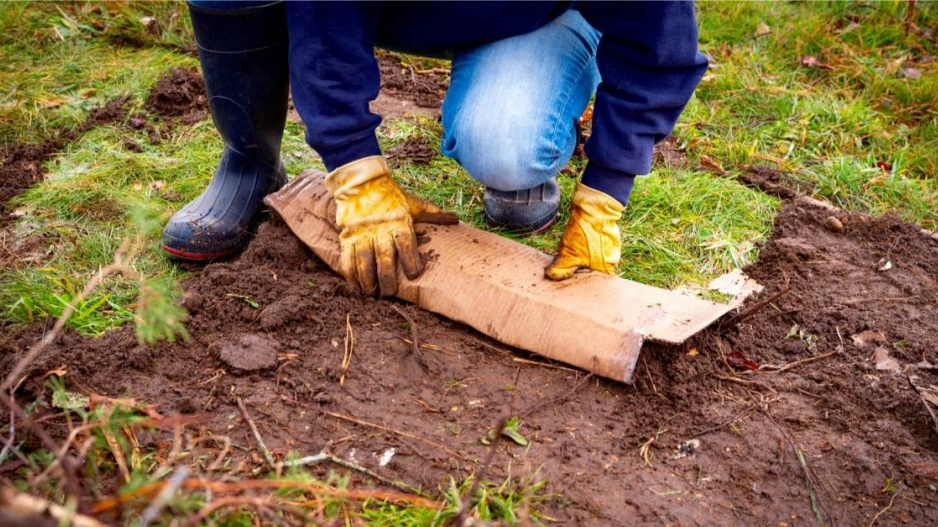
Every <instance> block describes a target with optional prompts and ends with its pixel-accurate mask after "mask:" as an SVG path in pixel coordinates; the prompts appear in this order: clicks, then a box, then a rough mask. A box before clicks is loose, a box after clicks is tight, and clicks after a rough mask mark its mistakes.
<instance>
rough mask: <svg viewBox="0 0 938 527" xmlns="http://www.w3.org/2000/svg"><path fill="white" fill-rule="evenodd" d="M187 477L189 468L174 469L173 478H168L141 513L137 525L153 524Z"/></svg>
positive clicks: (146, 526) (144, 526)
mask: <svg viewBox="0 0 938 527" xmlns="http://www.w3.org/2000/svg"><path fill="white" fill-rule="evenodd" d="M188 477H189V467H187V466H185V465H180V466H179V468H177V469H176V473H175V474H173V477H171V478H169V481H167V482H166V486H165V487H163V488H162V489H161V490H160V493H159V494H157V495H156V498H154V500H153V502H152V503H150V505H148V506H147V508H146V509H145V510H144V511H143V514H142V515H141V516H140V522H139V523H138V524H137V525H139V526H140V527H148V526H149V525H150V524H151V523H153V520H155V519H156V517H157V516H159V515H160V513H161V512H162V511H163V509H164V508H165V507H166V504H167V503H169V500H170V499H172V497H173V495H174V494H176V491H177V490H179V487H180V486H182V484H183V482H184V481H186V478H188Z"/></svg>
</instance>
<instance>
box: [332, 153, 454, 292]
mask: <svg viewBox="0 0 938 527" xmlns="http://www.w3.org/2000/svg"><path fill="white" fill-rule="evenodd" d="M326 188H328V189H329V192H331V193H332V197H333V198H335V203H336V211H335V213H336V225H337V226H338V227H339V244H340V260H339V272H340V273H341V274H342V276H344V277H345V279H346V280H348V281H349V282H350V283H352V284H353V285H355V286H357V287H358V288H359V289H360V290H361V292H362V293H364V294H366V295H370V296H377V295H378V294H380V295H381V296H391V295H393V294H394V293H396V292H397V265H398V263H399V264H400V266H401V268H402V270H403V271H404V274H405V275H406V276H407V278H410V279H414V278H417V277H418V276H420V274H421V273H422V272H423V261H422V260H421V258H420V253H419V251H418V249H417V236H416V235H415V234H414V220H413V217H422V216H430V217H437V218H436V219H437V221H432V220H431V221H430V222H434V223H453V222H455V221H456V220H455V215H450V214H447V213H444V212H443V211H442V210H440V209H439V208H438V207H436V206H435V205H433V204H430V203H427V202H425V201H422V200H420V199H418V198H415V197H413V196H411V195H409V194H408V193H406V192H404V191H403V190H401V188H400V187H398V186H397V183H395V182H394V180H393V179H391V170H390V168H388V164H387V162H386V161H385V160H384V157H383V156H371V157H365V158H362V159H359V160H357V161H353V162H351V163H348V164H346V165H343V166H341V167H339V168H337V169H335V170H333V171H332V172H331V173H330V174H329V175H328V176H327V177H326ZM439 217H442V218H444V219H440V218H439ZM450 218H452V221H449V219H450Z"/></svg>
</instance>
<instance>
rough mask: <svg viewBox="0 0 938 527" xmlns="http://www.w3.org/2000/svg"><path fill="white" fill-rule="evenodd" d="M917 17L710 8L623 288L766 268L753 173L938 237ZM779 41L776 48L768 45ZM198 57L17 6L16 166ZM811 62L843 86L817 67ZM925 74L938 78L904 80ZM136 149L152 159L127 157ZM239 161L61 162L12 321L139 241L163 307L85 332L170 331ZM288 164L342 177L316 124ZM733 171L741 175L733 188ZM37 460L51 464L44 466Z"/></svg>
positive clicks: (96, 461) (456, 199) (107, 139)
mask: <svg viewBox="0 0 938 527" xmlns="http://www.w3.org/2000/svg"><path fill="white" fill-rule="evenodd" d="M907 6H908V4H907V3H906V2H891V3H885V2H884V3H866V2H854V3H846V2H801V3H796V2H746V3H735V2H710V1H708V2H700V3H699V4H698V13H699V20H700V26H701V39H700V40H701V47H702V49H703V50H704V51H705V52H707V53H708V54H709V55H710V56H711V57H712V58H713V67H712V69H711V70H710V71H709V72H708V75H707V77H706V78H705V80H704V81H703V82H702V84H701V86H700V88H699V89H698V90H697V93H696V95H695V97H694V98H693V99H692V100H691V101H690V103H689V105H688V107H687V110H686V111H685V113H684V115H683V116H682V118H681V120H680V122H679V123H678V125H677V128H676V130H675V135H676V137H677V144H678V145H679V147H680V149H681V151H682V152H683V153H684V154H685V155H686V156H687V161H688V162H687V163H686V164H685V165H684V166H683V167H682V168H656V169H655V171H654V172H653V174H651V175H650V176H649V177H641V178H639V179H638V181H637V183H636V187H635V191H634V193H633V196H632V201H631V203H630V205H629V207H628V209H627V211H626V214H625V217H624V218H623V221H622V227H623V229H622V231H623V246H622V254H623V262H622V265H621V267H620V272H621V275H622V276H624V277H626V278H630V279H634V280H638V281H642V282H645V283H649V284H653V285H658V286H665V287H672V288H676V287H679V286H694V285H699V284H704V283H706V282H707V281H708V280H710V279H711V278H713V277H715V276H717V275H719V274H721V273H723V272H726V271H729V270H731V269H734V268H737V267H741V266H744V265H746V264H747V263H750V262H752V261H753V260H754V259H755V258H756V256H757V243H758V241H760V240H762V239H765V238H766V237H767V236H768V235H769V233H770V231H771V226H772V221H773V219H774V215H775V212H776V211H777V209H778V207H779V202H778V201H777V200H776V199H774V198H772V197H769V196H767V195H765V194H764V193H762V192H760V191H758V190H754V189H751V188H747V187H745V186H743V185H741V184H739V183H738V181H737V180H736V179H735V176H738V175H740V174H742V173H744V172H745V170H746V167H747V166H748V165H753V164H763V165H768V166H771V167H774V168H778V169H780V170H782V171H783V172H785V173H786V174H787V175H788V176H787V177H788V178H789V179H790V180H791V183H792V184H794V185H796V186H798V188H799V189H801V190H802V191H803V192H805V193H807V194H810V195H813V196H815V197H817V198H820V199H824V200H828V201H830V202H832V203H834V204H837V205H839V206H842V207H845V208H848V209H851V210H858V211H864V212H870V213H873V214H882V213H886V212H894V213H897V214H899V215H900V216H901V217H903V218H904V219H906V220H909V221H913V222H917V223H919V224H920V225H922V226H923V227H925V228H928V229H936V228H938V206H936V205H938V179H936V174H938V61H935V60H933V59H934V57H936V56H938V43H936V37H934V36H924V35H923V34H922V32H921V31H920V30H916V29H915V28H913V30H912V31H910V32H908V33H907V32H906V24H905V15H906V9H907ZM144 16H153V17H155V18H156V19H157V20H158V21H159V26H158V28H157V30H156V31H154V32H149V31H148V30H147V29H146V28H145V27H144V25H143V24H142V23H141V22H140V19H141V18H142V17H144ZM913 22H914V23H915V25H916V26H917V27H918V28H935V27H938V4H936V3H932V2H919V3H918V4H917V11H916V16H915V18H914V20H913ZM760 24H766V25H767V26H768V27H769V28H770V30H771V31H770V32H769V33H768V34H766V35H763V36H759V37H756V30H757V28H758V27H759V25H760ZM191 42H192V37H191V28H190V27H189V25H188V17H187V16H186V15H185V10H184V8H183V7H182V4H181V3H179V2H175V3H164V2H153V3H139V2H138V3H109V4H107V5H106V6H105V5H104V4H94V3H88V4H72V3H67V4H66V3H2V4H0V56H2V57H3V58H4V60H3V63H2V64H0V152H2V148H3V147H6V146H9V145H12V144H18V143H24V142H33V141H41V140H43V139H45V138H48V137H50V136H52V135H53V134H54V133H56V132H57V131H58V130H60V129H63V128H67V127H72V126H75V125H77V124H79V123H81V122H82V121H83V120H84V119H85V118H86V116H87V115H88V112H89V111H90V110H91V109H92V108H94V107H96V106H99V105H101V104H102V103H104V102H106V101H107V100H110V99H112V98H115V97H118V96H122V95H126V94H129V95H131V97H132V98H131V100H130V102H129V105H130V106H131V108H132V109H139V108H140V107H141V106H142V105H143V101H144V100H145V98H146V96H147V93H148V91H149V89H150V88H151V87H152V86H153V84H154V83H155V81H156V80H157V79H158V78H160V77H161V76H162V75H164V74H166V72H167V71H168V70H169V69H171V68H172V67H175V66H195V65H197V60H196V59H195V58H194V57H193V56H192V55H191V53H190V52H189V51H187V49H188V48H190V47H191ZM805 55H810V56H812V57H814V58H816V59H817V61H818V62H820V63H821V64H823V65H824V68H811V67H806V66H804V65H803V64H802V57H803V56H805ZM930 58H931V60H929V59H930ZM406 60H408V61H412V63H414V64H419V65H421V67H427V66H437V65H439V64H438V63H437V62H434V61H426V60H424V59H416V58H406ZM906 68H914V69H916V70H917V71H918V72H919V73H920V77H919V78H917V79H912V78H907V76H903V75H900V72H902V71H903V70H904V69H906ZM441 132H442V131H441V130H440V126H439V124H438V123H437V122H435V121H434V120H433V119H429V118H424V117H412V118H407V119H404V120H398V121H394V122H390V123H386V125H385V126H383V127H382V128H381V130H380V141H381V144H382V145H383V146H384V147H385V148H388V147H391V146H394V145H396V144H399V143H401V142H402V141H405V140H407V139H408V138H414V137H426V138H428V139H429V140H430V142H431V144H434V145H435V144H437V142H438V141H439V137H440V134H441ZM128 134H129V136H130V137H132V138H133V139H135V140H136V141H137V142H138V143H139V144H140V145H142V146H143V149H144V151H143V152H140V153H136V152H131V151H128V150H127V148H126V147H125V146H124V139H125V137H127V136H128ZM220 149H221V142H220V139H219V138H218V136H217V134H216V133H215V132H214V130H213V127H212V124H211V122H210V121H204V122H201V123H197V124H194V125H192V126H181V127H178V128H176V129H175V131H174V132H173V135H172V137H171V138H169V139H167V140H164V141H163V142H161V143H160V144H158V145H151V144H150V143H149V141H148V140H147V138H146V136H145V134H144V133H143V132H128V131H127V130H126V128H125V127H123V126H122V123H116V124H112V125H107V126H102V127H99V128H96V129H94V130H92V131H90V132H89V133H87V134H85V135H84V136H83V137H81V138H80V139H79V140H78V141H76V142H75V143H73V144H71V145H70V146H69V147H68V148H67V149H66V150H65V151H63V152H62V153H61V154H60V155H58V156H57V157H55V158H54V159H53V160H51V161H50V162H49V163H48V165H47V168H48V177H47V179H46V181H44V182H42V183H41V184H39V185H37V186H36V187H34V188H33V189H31V190H29V191H28V192H26V193H24V194H23V195H21V196H20V197H18V198H17V199H16V200H15V202H14V206H15V208H16V209H18V214H19V216H20V217H19V219H18V220H17V222H16V223H15V224H14V225H12V226H10V227H9V228H10V229H12V232H15V233H22V234H23V236H26V235H27V234H28V235H29V236H41V237H42V238H43V240H44V243H47V244H48V249H47V250H46V251H43V252H41V253H39V254H34V255H32V257H31V258H27V259H22V260H21V261H17V262H12V263H11V264H10V265H8V266H7V267H6V268H3V269H0V320H3V321H4V322H14V323H19V324H26V323H31V322H36V321H41V320H43V319H45V318H47V317H50V316H57V315H59V314H60V313H61V312H62V309H63V308H64V306H65V305H66V304H67V303H68V302H69V301H70V300H71V299H72V298H74V297H75V295H76V294H77V292H78V291H79V290H81V288H82V287H83V286H84V284H85V283H86V281H87V280H88V278H89V277H90V276H91V275H92V274H93V273H94V272H95V271H96V270H97V269H98V268H100V267H101V266H104V265H106V264H108V263H109V262H110V261H111V260H112V258H113V255H114V253H115V252H116V251H117V250H118V248H119V247H120V245H121V243H122V241H123V240H124V239H127V238H132V237H134V236H137V235H141V236H142V237H143V238H142V239H143V243H144V245H145V248H144V250H143V251H142V252H141V253H140V254H139V255H138V257H137V259H136V261H135V262H134V267H135V268H136V269H137V270H139V271H140V272H141V273H142V274H143V276H144V277H146V281H145V282H143V283H144V284H146V286H145V287H144V291H143V298H144V300H147V301H145V302H140V299H141V291H140V283H141V281H140V280H138V279H133V278H128V277H112V278H109V279H108V280H107V281H106V282H105V284H104V285H103V287H101V288H99V289H98V290H97V292H96V293H94V294H93V295H91V296H90V297H89V298H88V299H87V300H86V301H85V302H83V303H82V304H81V305H80V306H79V309H78V311H77V312H76V314H75V315H74V316H73V317H72V319H71V320H70V327H71V328H72V329H74V330H76V331H78V332H80V333H83V334H87V335H99V334H101V333H103V332H105V331H108V330H109V329H113V328H115V327H118V326H121V325H123V324H126V323H128V322H131V321H134V320H138V321H144V323H143V324H141V326H143V327H152V326H153V325H154V324H153V319H154V314H155V313H156V314H159V313H162V312H163V311H159V310H157V311H151V312H144V311H141V310H139V309H137V308H138V304H141V303H142V304H150V303H153V302H152V300H153V299H152V298H151V297H148V296H147V295H148V294H149V293H148V291H150V290H158V291H161V292H166V295H167V298H168V299H169V300H171V299H172V298H174V297H175V296H176V295H178V288H175V287H173V285H172V283H173V282H174V281H176V280H178V279H179V278H181V277H183V276H185V273H184V272H183V271H181V270H180V269H179V268H177V267H176V266H174V265H172V264H171V263H170V262H169V261H168V260H167V259H166V258H165V257H164V256H163V255H162V254H160V252H159V251H158V249H157V247H156V242H157V239H158V228H157V229H153V228H151V227H152V226H153V225H156V226H157V227H158V226H159V225H160V224H161V223H162V222H163V221H165V220H166V219H167V218H168V216H169V215H170V214H171V213H172V212H173V211H174V210H176V209H178V208H179V207H181V206H182V205H183V204H184V203H186V202H187V201H188V200H190V199H192V198H193V197H195V196H196V195H197V194H198V193H199V192H201V190H202V189H203V188H204V186H205V184H206V183H207V181H208V179H209V178H210V177H211V175H212V171H213V170H214V168H215V163H216V161H217V157H218V155H219V152H220ZM0 155H2V154H0ZM283 158H284V161H285V163H286V165H287V168H288V170H289V172H290V173H291V174H297V173H299V172H300V171H302V170H304V169H305V168H308V167H310V166H316V167H318V168H322V166H321V164H320V163H319V162H318V160H317V157H316V156H315V154H313V153H312V152H311V151H310V150H309V148H308V147H307V146H306V145H305V143H304V140H303V127H302V125H300V124H297V123H289V124H288V127H287V130H286V133H285V137H284V143H283ZM714 164H718V165H720V166H721V167H723V169H724V171H723V172H725V173H723V174H717V173H715V171H714V170H713V168H712V167H713V166H714ZM582 168H583V161H582V160H574V161H573V162H572V164H571V167H569V168H568V170H567V171H566V172H565V173H566V174H571V175H576V174H578V173H579V171H580V170H582ZM717 172H719V171H717ZM395 174H396V177H397V178H398V180H399V181H401V183H402V184H403V186H405V187H406V188H408V189H410V190H412V191H413V192H415V193H417V194H418V195H421V196H423V197H425V198H427V199H430V200H432V201H434V202H436V203H438V204H440V205H442V206H444V207H445V208H447V209H450V210H453V211H455V212H457V213H458V214H459V216H460V217H461V218H462V219H463V220H464V221H466V222H469V223H471V224H474V225H477V226H480V227H481V226H482V225H483V221H482V212H481V199H482V190H483V189H482V187H481V186H480V185H479V184H478V183H475V182H474V181H472V179H471V178H470V177H469V176H468V175H467V174H466V172H465V171H463V170H462V169H460V168H459V167H458V165H456V163H454V162H453V161H451V160H448V159H445V158H443V157H442V156H437V157H435V158H434V159H432V160H431V162H430V163H429V164H428V165H417V164H413V163H408V162H406V161H405V162H403V164H402V165H400V166H399V167H398V168H397V169H396V172H395ZM560 182H561V187H562V189H563V192H564V194H563V202H562V208H561V210H562V215H561V218H560V221H559V222H558V224H557V225H556V226H554V227H553V228H552V229H550V230H549V231H548V232H546V233H544V234H542V235H539V236H534V237H530V238H518V239H519V240H520V241H522V242H523V243H526V244H529V245H531V246H533V247H536V248H538V249H541V250H544V251H546V252H552V251H553V250H554V248H555V246H556V244H557V242H558V240H559V236H560V235H561V233H562V232H563V227H564V225H565V223H566V219H567V216H566V214H567V208H568V206H569V199H570V194H571V192H572V189H573V186H574V183H575V179H574V177H570V176H568V175H563V176H561V178H560ZM131 211H133V212H131ZM141 217H143V218H148V220H147V221H145V222H142V221H141V220H140V218H141ZM144 224H147V225H150V227H142V225H144ZM505 235H506V236H508V234H505ZM690 288H691V289H693V287H690ZM164 300H166V299H164ZM156 304H157V307H159V308H160V309H166V306H165V305H162V304H159V302H156ZM159 336H163V337H165V336H167V335H166V334H164V333H161V332H159V331H157V332H153V333H146V332H142V333H141V338H146V339H152V338H156V337H159ZM115 430H117V428H115ZM125 446H126V445H125ZM106 457H107V456H106V455H104V454H103V453H102V454H101V455H100V456H99V457H98V458H93V459H92V458H89V461H88V462H89V463H92V465H93V467H92V468H94V470H101V471H103V473H106V472H107V471H113V470H114V467H113V466H111V465H109V464H108V463H109V462H108V461H107V459H105V458H106ZM145 457H146V456H145ZM46 458H48V456H46ZM36 459H37V460H38V461H40V462H43V463H47V462H48V461H49V460H48V459H45V460H44V461H43V459H42V453H41V452H37V453H36ZM40 464H42V463H40ZM154 466H155V465H154V464H153V463H152V460H151V463H150V465H146V464H145V466H144V467H143V468H141V473H140V474H136V475H135V478H138V479H135V482H137V483H140V482H143V481H152V480H153V479H154V478H156V477H162V476H165V474H164V475H154V474H153V473H152V469H153V468H154ZM298 477H299V476H298ZM302 477H309V476H308V475H305V476H302ZM328 483H329V484H334V485H342V484H343V483H341V481H339V480H334V481H329V482H328ZM529 483H530V482H529ZM466 485H467V482H461V483H460V484H458V485H455V484H454V485H452V486H451V487H449V488H444V489H441V491H442V494H443V495H444V497H445V499H446V500H447V506H446V508H445V509H444V513H443V515H442V516H441V513H438V512H437V511H430V510H424V509H419V508H415V507H401V506H397V505H393V504H389V503H386V502H377V501H373V502H366V503H364V504H363V505H362V504H355V506H354V507H353V509H354V510H353V513H354V514H353V516H357V517H359V518H361V519H363V520H365V521H366V522H368V523H370V524H374V525H422V524H426V523H428V522H432V521H439V520H440V519H441V518H443V517H445V514H446V513H448V514H452V513H453V512H455V510H456V509H457V508H458V507H457V504H456V503H457V496H458V495H459V494H460V493H461V492H459V490H461V491H462V493H464V492H465V490H466V489H467V488H468V487H466ZM454 489H458V490H454ZM482 489H483V492H482V494H480V496H479V497H480V499H481V501H480V503H481V506H479V507H478V508H477V514H478V516H479V517H482V518H485V519H496V520H502V521H506V522H508V523H511V522H514V521H516V520H517V514H518V511H519V507H521V503H522V502H523V500H524V499H529V500H531V503H532V506H533V505H536V503H535V502H536V501H537V500H536V499H534V498H533V497H532V496H530V495H528V496H527V497H525V496H524V492H527V491H525V490H524V489H528V490H530V485H526V486H525V485H522V486H521V487H519V486H517V482H516V481H515V482H508V483H506V484H505V485H495V486H492V485H488V484H486V485H484V486H483V487H482ZM483 496H484V497H485V498H484V499H482V497H483ZM519 500H522V501H519ZM203 502H204V501H200V498H199V497H198V496H197V495H193V496H191V501H189V502H180V503H175V502H174V506H177V507H178V508H176V509H175V510H176V511H191V510H197V508H198V507H200V506H201V505H202V503H203ZM345 505H347V504H342V503H336V504H334V510H335V511H338V512H336V514H345V513H346V512H348V510H349V509H348V508H347V507H346V508H343V507H345ZM252 514H254V513H251V512H245V511H241V512H229V513H226V514H219V515H218V516H216V518H215V519H216V520H217V521H218V523H219V524H221V525H242V524H244V525H247V524H251V522H252V521H253V518H254V517H253V516H252ZM335 517H341V516H335Z"/></svg>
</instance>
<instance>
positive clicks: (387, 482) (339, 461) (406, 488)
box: [326, 455, 423, 495]
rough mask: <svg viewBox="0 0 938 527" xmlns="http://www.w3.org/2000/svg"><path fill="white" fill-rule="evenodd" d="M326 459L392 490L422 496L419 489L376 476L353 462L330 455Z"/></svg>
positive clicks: (376, 474) (375, 473)
mask: <svg viewBox="0 0 938 527" xmlns="http://www.w3.org/2000/svg"><path fill="white" fill-rule="evenodd" d="M326 459H328V460H329V461H331V462H333V463H335V464H336V465H341V466H343V467H345V468H350V469H352V470H354V471H357V472H361V473H362V474H365V475H367V476H370V477H372V478H374V479H376V480H378V481H380V482H381V483H384V484H385V485H389V486H391V487H394V488H397V489H400V490H403V491H405V492H410V493H411V494H417V495H422V494H423V491H421V490H420V489H418V488H416V487H411V486H410V485H408V484H406V483H402V482H400V481H394V480H393V479H390V478H386V477H384V476H382V475H381V474H378V473H377V472H375V471H373V470H371V469H368V468H365V467H363V466H361V465H359V464H358V463H354V462H352V461H349V460H347V459H342V458H340V457H336V456H332V455H330V456H328V457H327V458H326Z"/></svg>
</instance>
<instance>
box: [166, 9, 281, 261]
mask: <svg viewBox="0 0 938 527" xmlns="http://www.w3.org/2000/svg"><path fill="white" fill-rule="evenodd" d="M189 12H190V14H191V15H192V28H193V30H194V32H195V39H196V43H197V44H198V46H199V60H200V61H201V63H202V75H203V77H204V78H205V90H206V92H207V95H208V103H209V108H210V110H211V113H212V120H213V121H214V122H215V127H216V128H217V129H218V133H219V134H220V135H221V136H222V139H224V142H225V148H224V150H223V151H222V156H221V162H220V163H219V166H218V169H217V170H216V171H215V176H214V177H213V178H212V181H211V183H209V185H208V188H207V189H205V192H203V193H202V194H201V195H200V196H199V197H197V198H196V199H195V200H193V201H192V202H191V203H189V204H188V205H186V206H185V207H183V208H182V210H180V211H179V212H177V213H176V214H175V215H173V217H172V218H171V219H170V220H169V223H167V224H166V227H165V228H164V230H163V249H164V250H165V251H166V252H168V253H169V254H170V255H171V256H172V257H174V258H178V259H182V260H187V261H194V262H205V261H209V260H216V259H219V258H226V257H228V256H232V255H234V254H236V253H238V252H240V251H241V250H242V249H243V248H244V246H245V245H247V242H248V241H249V240H250V238H251V224H252V222H253V220H254V219H255V218H256V217H257V214H258V212H260V211H261V209H262V208H263V199H264V196H266V195H267V194H269V193H271V192H274V191H276V190H277V189H279V188H280V187H282V186H283V185H284V183H286V181H287V177H286V172H285V171H284V169H283V165H282V164H281V162H280V141H281V138H282V136H283V127H284V124H285V123H286V117H287V98H288V92H289V73H288V71H289V70H288V67H287V23H286V8H285V6H284V4H283V3H279V4H272V5H266V6H263V7H254V8H245V9H234V10H232V9H226V10H215V9H210V8H205V7H200V6H196V5H192V4H190V5H189Z"/></svg>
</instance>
